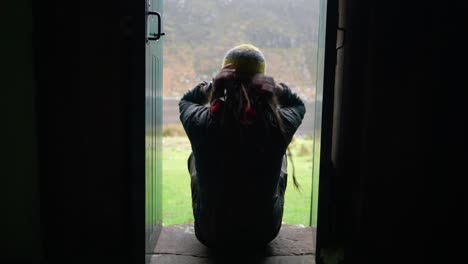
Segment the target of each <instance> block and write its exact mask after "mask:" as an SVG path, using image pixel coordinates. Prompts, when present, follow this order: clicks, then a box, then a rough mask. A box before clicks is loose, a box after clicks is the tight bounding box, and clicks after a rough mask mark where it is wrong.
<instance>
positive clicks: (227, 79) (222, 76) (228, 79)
mask: <svg viewBox="0 0 468 264" xmlns="http://www.w3.org/2000/svg"><path fill="white" fill-rule="evenodd" d="M236 77H237V76H236V69H235V68H234V67H233V65H232V64H227V65H226V66H224V67H223V68H222V69H221V71H220V72H219V73H218V74H217V75H216V76H215V77H214V78H213V86H214V89H215V91H214V93H213V97H214V98H218V97H222V96H223V95H224V90H225V89H231V88H233V87H234V82H235V80H236Z"/></svg>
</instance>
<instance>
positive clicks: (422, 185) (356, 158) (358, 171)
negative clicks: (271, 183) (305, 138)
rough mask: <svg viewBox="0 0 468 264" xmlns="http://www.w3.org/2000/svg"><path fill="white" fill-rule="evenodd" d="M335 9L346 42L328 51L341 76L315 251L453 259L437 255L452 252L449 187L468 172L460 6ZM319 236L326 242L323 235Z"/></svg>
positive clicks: (378, 4)
mask: <svg viewBox="0 0 468 264" xmlns="http://www.w3.org/2000/svg"><path fill="white" fill-rule="evenodd" d="M340 2H344V4H345V5H344V6H345V8H344V9H343V10H341V11H342V12H343V11H344V12H345V13H346V15H345V16H344V17H342V20H343V23H342V25H341V26H343V27H344V28H345V38H344V39H345V45H344V47H343V49H342V50H340V51H338V54H337V55H336V54H334V56H338V64H339V65H338V67H337V69H340V67H341V69H342V71H340V70H337V73H340V74H341V76H339V75H337V78H336V79H335V81H336V83H335V84H336V85H335V86H334V88H332V89H333V90H334V93H332V95H337V94H338V95H339V99H340V100H335V101H334V103H335V105H332V106H330V107H331V108H332V109H333V111H334V112H333V114H334V115H333V118H334V120H333V121H332V124H333V125H332V126H330V129H329V132H333V138H332V139H330V140H329V142H328V143H329V144H330V146H331V147H332V148H336V149H335V152H334V155H333V156H332V155H331V154H330V158H328V159H327V158H325V159H324V156H322V159H324V161H328V162H327V163H325V164H324V166H323V167H322V169H323V170H322V171H321V173H322V172H325V173H328V174H327V175H325V176H324V177H328V176H329V177H331V179H326V181H324V182H330V181H332V182H334V185H333V188H330V189H332V191H331V192H330V193H331V197H328V199H329V200H331V201H332V202H333V205H332V206H330V203H329V204H328V205H327V204H323V206H322V208H320V207H319V216H322V215H324V216H326V217H325V218H324V219H322V220H323V221H322V222H320V220H319V224H318V228H319V231H318V236H319V244H320V243H322V244H321V246H323V247H324V248H327V247H330V248H333V247H338V248H340V247H341V248H344V249H345V259H346V260H347V261H346V263H349V262H351V263H402V262H404V263H424V262H425V261H429V260H431V261H436V260H437V258H436V256H441V255H444V258H445V261H447V259H448V258H452V257H454V256H455V255H456V254H453V253H452V254H446V253H441V252H444V251H443V250H442V248H443V246H444V245H448V244H450V246H451V249H449V251H450V252H453V250H454V249H455V248H457V243H455V242H454V240H453V238H452V237H450V234H453V233H456V232H457V231H456V230H457V228H458V227H460V226H461V225H460V223H461V222H460V219H463V216H461V218H460V217H453V214H452V213H451V212H450V213H449V210H451V211H455V212H458V213H459V214H461V215H463V213H462V212H463V210H464V209H463V206H462V205H461V197H460V196H458V195H459V194H460V193H459V192H458V191H459V189H458V186H457V185H456V184H454V181H452V180H451V179H453V177H454V176H456V175H460V172H461V173H463V174H464V175H466V169H465V168H463V166H462V167H461V168H459V167H457V166H458V165H457V164H462V163H460V158H461V157H463V156H461V155H460V154H458V153H457V149H458V148H460V145H463V144H464V142H466V140H465V135H464V132H462V131H466V130H465V129H464V128H463V126H464V124H466V117H465V114H464V113H465V112H466V111H465V112H464V111H463V110H462V109H461V108H460V106H461V104H459V98H458V96H459V95H460V93H459V92H454V90H457V88H456V87H461V86H463V85H462V84H463V83H466V82H462V81H461V79H462V78H461V76H462V73H461V72H462V71H461V69H463V66H462V65H463V61H464V60H463V59H461V57H460V56H461V55H460V54H461V52H458V50H457V44H456V43H457V42H456V41H454V40H455V39H456V36H457V33H456V32H457V31H459V32H460V31H462V26H461V25H462V24H463V23H462V22H461V19H460V18H461V17H462V16H463V15H462V14H461V12H460V13H459V11H461V10H462V9H460V8H459V7H457V6H456V5H452V4H450V5H449V4H447V5H446V4H443V3H434V4H433V3H429V2H425V3H416V2H412V3H408V2H407V1H340ZM342 4H343V3H342ZM337 10H338V8H337ZM340 15H342V14H340ZM340 63H342V64H341V65H340ZM464 87H466V86H464ZM454 88H455V89H454ZM335 99H336V97H335ZM338 103H339V105H336V104H338ZM462 104H463V103H462ZM324 107H328V106H324ZM336 111H338V112H339V114H337V113H336ZM330 119H331V117H330ZM330 119H329V120H330ZM324 122H327V121H324ZM324 127H327V124H324ZM332 127H334V128H335V130H332ZM323 133H326V132H325V131H323ZM457 145H458V147H457ZM322 153H323V152H322ZM455 167H457V169H459V170H460V172H456V170H457V169H455ZM449 179H450V180H449ZM323 186H325V185H322V184H321V188H322V187H323ZM321 191H322V190H321ZM449 197H450V198H449ZM452 209H453V210H452ZM322 212H323V213H324V214H322ZM331 215H332V216H333V217H334V218H333V219H331V218H330V217H328V218H327V216H331ZM321 223H322V224H323V225H322V227H321ZM321 229H322V234H328V235H329V236H328V237H320V234H321V232H320V230H321ZM448 230H451V231H448ZM452 232H453V233H452ZM320 240H321V241H320ZM446 243H448V244H446ZM434 249H437V250H434ZM447 252H448V251H447Z"/></svg>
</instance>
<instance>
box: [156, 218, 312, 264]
mask: <svg viewBox="0 0 468 264" xmlns="http://www.w3.org/2000/svg"><path fill="white" fill-rule="evenodd" d="M314 240H315V229H314V228H310V227H300V226H291V225H283V227H282V228H281V231H280V233H279V235H278V236H277V237H276V238H275V239H274V240H273V241H272V242H271V243H270V244H269V245H268V246H267V247H265V249H263V250H260V251H256V252H250V253H248V252H245V251H244V250H243V249H242V247H241V246H240V247H239V248H232V251H230V252H227V253H224V254H223V255H215V254H213V252H211V251H210V250H209V249H208V248H206V247H205V246H203V245H202V244H201V243H200V242H198V240H197V239H196V238H195V234H194V230H193V226H192V225H177V226H171V227H165V228H164V229H163V231H162V232H161V236H160V238H159V240H158V243H157V245H156V248H155V250H154V254H152V255H148V256H147V257H148V258H150V259H151V264H225V263H252V264H280V263H282V264H313V263H315V243H314Z"/></svg>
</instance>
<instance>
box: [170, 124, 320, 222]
mask: <svg viewBox="0 0 468 264" xmlns="http://www.w3.org/2000/svg"><path fill="white" fill-rule="evenodd" d="M163 146H164V147H163V153H164V154H163V224H164V225H166V226H167V225H173V224H182V223H189V222H192V221H193V215H192V204H191V191H190V177H189V175H188V171H187V158H188V156H189V154H190V143H189V141H188V139H187V138H186V137H185V136H183V135H177V134H174V133H170V134H168V133H166V136H165V137H164V138H163ZM290 148H291V152H292V154H293V155H294V156H293V159H294V164H295V166H296V178H297V180H298V182H299V184H300V185H301V189H300V191H298V190H296V189H295V188H294V186H293V183H292V166H291V164H290V163H289V167H288V170H289V175H290V176H289V177H288V187H287V190H286V198H285V209H284V210H285V212H284V217H283V222H284V223H288V224H302V225H305V226H308V225H309V224H310V207H311V188H312V148H313V140H312V139H307V138H295V139H294V140H293V142H292V143H291V145H290ZM288 162H289V161H288ZM316 178H317V177H316ZM317 181H318V180H317V179H316V180H315V184H314V186H315V187H317ZM314 189H315V188H314ZM314 196H316V194H314ZM316 202H317V201H316V199H315V201H314V203H316ZM314 207H316V206H314ZM314 218H315V217H314Z"/></svg>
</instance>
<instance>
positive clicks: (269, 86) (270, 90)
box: [250, 74, 279, 96]
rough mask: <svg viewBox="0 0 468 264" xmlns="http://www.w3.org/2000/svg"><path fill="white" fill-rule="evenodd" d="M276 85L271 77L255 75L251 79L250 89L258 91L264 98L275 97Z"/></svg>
mask: <svg viewBox="0 0 468 264" xmlns="http://www.w3.org/2000/svg"><path fill="white" fill-rule="evenodd" d="M277 87H278V85H276V83H275V80H274V79H273V77H271V76H267V75H264V74H256V75H255V76H254V77H253V78H252V83H251V86H250V88H251V89H254V90H257V91H260V93H261V94H263V95H266V96H271V95H275V94H276V93H277V90H278V89H279V88H277Z"/></svg>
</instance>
